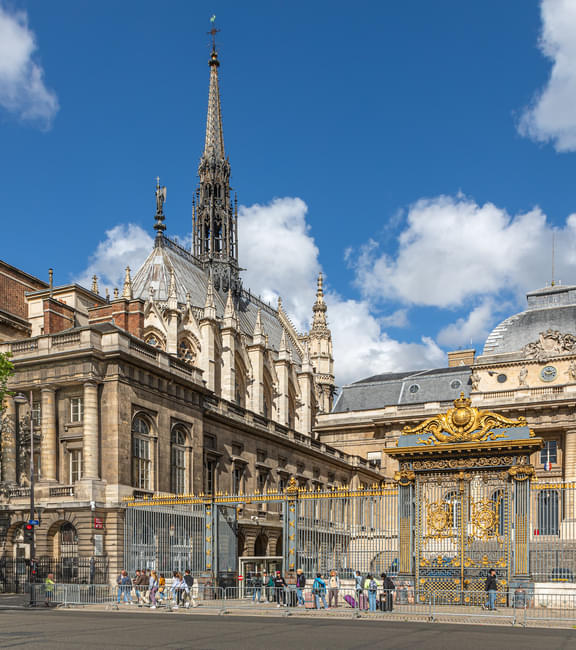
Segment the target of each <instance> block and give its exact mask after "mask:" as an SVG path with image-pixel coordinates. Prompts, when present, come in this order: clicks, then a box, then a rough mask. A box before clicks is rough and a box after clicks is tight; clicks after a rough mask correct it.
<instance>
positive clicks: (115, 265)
mask: <svg viewBox="0 0 576 650" xmlns="http://www.w3.org/2000/svg"><path fill="white" fill-rule="evenodd" d="M153 245H154V240H153V239H152V237H150V235H149V234H148V233H147V232H146V231H145V230H144V229H143V228H141V227H140V226H137V225H135V224H133V223H129V224H120V225H118V226H114V228H111V229H110V230H107V231H106V239H104V241H101V242H100V243H99V244H98V246H97V247H96V251H95V252H94V253H93V254H92V255H91V256H90V260H89V264H88V266H87V268H86V269H85V270H84V271H82V272H81V273H80V274H79V277H78V278H77V280H76V281H77V282H78V284H81V285H83V286H85V287H88V288H90V287H91V286H92V276H93V275H97V276H98V279H99V286H100V293H101V294H104V289H105V288H106V287H107V288H109V289H110V293H112V290H113V289H114V287H118V288H119V289H120V290H122V285H123V283H124V270H125V268H126V267H127V266H129V267H130V268H131V269H132V270H133V271H136V270H137V269H138V268H140V266H141V265H142V264H143V262H144V260H145V259H146V257H147V256H148V255H149V254H150V252H151V250H152V247H153ZM132 276H134V273H133V274H132Z"/></svg>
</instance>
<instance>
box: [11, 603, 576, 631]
mask: <svg viewBox="0 0 576 650" xmlns="http://www.w3.org/2000/svg"><path fill="white" fill-rule="evenodd" d="M0 605H1V602H0ZM65 609H66V610H69V611H73V610H75V609H81V610H84V611H85V610H89V611H93V612H96V611H107V612H111V614H110V615H111V616H113V615H114V614H113V612H114V611H120V612H130V613H136V614H141V615H149V616H154V615H158V614H160V615H165V614H172V615H176V616H194V615H196V616H200V615H212V616H254V617H267V618H287V617H293V618H321V619H329V618H337V619H357V620H362V621H395V622H416V623H423V622H429V623H431V624H433V623H452V624H465V625H471V624H473V625H496V626H498V625H500V626H508V627H511V626H516V627H522V626H525V627H548V628H559V629H571V628H574V629H576V619H573V620H562V619H560V618H553V617H552V618H541V619H540V618H539V619H535V620H526V621H524V610H523V609H516V610H515V609H512V608H503V609H501V610H499V611H498V612H496V613H492V612H488V611H486V610H483V609H482V608H480V607H474V606H467V607H457V606H455V607H450V606H446V607H443V608H442V610H441V611H435V612H433V613H432V612H427V611H424V609H422V610H421V611H418V612H415V611H413V608H410V607H406V608H403V607H399V608H397V609H396V610H394V611H393V612H368V611H358V610H354V609H352V608H349V607H338V608H333V609H328V610H324V609H321V610H316V609H304V608H298V607H281V608H277V607H276V606H275V605H272V604H268V603H266V604H261V605H255V604H252V603H247V602H245V601H234V600H214V601H202V602H201V603H199V605H198V607H195V608H190V609H184V608H180V609H178V610H173V609H170V608H167V607H165V606H160V607H159V608H158V609H156V610H150V609H149V607H148V606H145V605H143V606H137V605H126V604H123V605H120V606H118V605H117V604H116V603H109V604H107V605H84V606H82V605H71V606H68V607H66V608H65ZM547 613H548V612H547ZM431 614H432V615H431Z"/></svg>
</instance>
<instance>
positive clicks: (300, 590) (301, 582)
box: [296, 569, 306, 607]
mask: <svg viewBox="0 0 576 650" xmlns="http://www.w3.org/2000/svg"><path fill="white" fill-rule="evenodd" d="M305 587H306V576H305V575H304V573H303V572H302V569H298V571H296V596H297V597H298V607H304V606H305V605H306V601H305V600H304V589H305Z"/></svg>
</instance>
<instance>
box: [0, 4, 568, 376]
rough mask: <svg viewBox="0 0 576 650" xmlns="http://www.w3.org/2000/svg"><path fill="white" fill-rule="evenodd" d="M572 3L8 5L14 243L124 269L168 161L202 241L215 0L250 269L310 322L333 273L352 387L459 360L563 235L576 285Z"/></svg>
mask: <svg viewBox="0 0 576 650" xmlns="http://www.w3.org/2000/svg"><path fill="white" fill-rule="evenodd" d="M575 4H576V3H574V2H573V1H572V2H571V1H570V0H544V2H539V1H537V0H507V1H506V2H502V1H501V0H499V1H495V0H485V1H484V2H481V3H480V2H474V3H472V2H461V0H439V1H437V2H433V3H432V2H429V1H428V0H405V1H404V2H381V3H375V2H355V3H350V2H338V1H336V2H330V3H328V2H315V3H310V2H300V1H294V0H293V1H291V2H282V1H279V0H278V1H270V0H268V1H266V2H259V1H251V2H244V3H238V2H232V1H229V2H225V1H220V0H212V2H203V1H201V0H197V1H196V2H194V3H190V2H184V1H176V0H174V1H172V2H169V3H162V4H160V3H158V2H148V1H147V0H138V1H135V0H134V1H132V0H123V2H112V1H111V0H100V1H99V2H98V3H95V2H92V1H90V2H88V1H84V0H59V1H58V2H45V0H28V1H23V0H12V1H10V2H8V1H7V0H0V7H2V12H1V13H0V35H1V34H2V31H1V30H2V28H3V27H2V25H4V29H5V30H6V29H7V27H6V26H7V25H8V27H10V26H12V27H14V25H17V26H19V27H20V31H18V29H16V30H15V31H14V30H13V29H10V30H9V31H8V32H7V31H5V32H4V35H5V36H6V34H8V35H9V37H10V38H6V37H5V38H3V39H0V40H1V41H2V42H3V43H4V45H1V44H0V55H2V54H3V55H4V56H3V57H0V58H3V61H4V63H0V142H1V143H2V148H1V151H2V155H1V156H0V177H1V178H2V181H3V182H2V185H3V188H4V192H3V200H2V206H3V214H4V217H3V224H4V238H3V247H2V250H1V257H2V259H4V260H6V261H7V262H9V263H11V264H13V265H15V266H19V267H21V268H23V269H25V270H26V271H28V272H30V273H32V274H35V275H38V276H39V277H43V278H45V277H46V275H47V269H48V267H50V266H52V267H54V268H55V273H56V281H57V282H60V283H62V282H67V281H70V280H77V279H83V280H85V279H86V278H87V277H89V275H90V274H91V273H92V272H93V271H95V272H97V273H98V274H99V275H100V276H103V280H102V281H103V283H105V284H110V285H112V284H113V283H114V282H116V281H118V276H119V274H120V272H121V269H122V267H123V266H125V263H131V265H134V264H136V265H137V263H138V261H139V260H140V258H141V256H142V254H143V251H144V250H145V249H146V247H147V246H148V244H149V242H148V240H147V239H146V235H145V234H144V232H143V231H146V232H148V233H150V234H151V226H152V222H153V218H152V217H153V212H154V193H153V192H154V179H155V177H156V176H157V175H160V177H161V180H162V182H163V183H165V184H166V185H167V187H168V201H167V204H166V212H167V225H168V233H167V234H169V235H172V236H174V235H178V236H179V237H180V238H181V239H182V240H183V241H186V238H187V237H188V236H189V232H190V229H191V225H190V202H191V197H192V193H193V191H194V188H195V185H196V166H197V163H198V159H199V156H200V153H201V147H202V144H203V131H204V121H205V114H206V99H207V89H208V66H207V59H208V53H209V49H208V48H209V37H208V36H207V35H206V32H207V31H208V29H209V28H210V24H209V22H208V19H209V17H210V15H211V14H212V13H215V14H216V16H217V26H218V27H219V28H220V29H221V30H222V31H221V33H220V34H219V35H218V40H219V52H220V58H221V62H222V67H221V77H220V78H221V90H222V105H223V119H224V136H225V145H226V149H227V152H228V154H229V156H230V160H231V164H232V174H233V185H234V188H235V189H236V190H237V191H238V197H239V201H240V203H241V204H242V205H243V206H246V207H245V209H244V211H243V222H242V223H243V224H244V227H242V226H241V232H240V250H241V256H242V262H243V263H244V265H245V266H246V267H247V268H248V272H247V274H246V284H248V285H250V286H252V287H253V288H255V289H256V291H258V292H259V293H261V294H262V295H264V296H265V297H268V298H270V299H274V298H275V296H276V295H278V294H280V293H281V294H282V297H283V299H284V303H285V304H286V305H287V306H288V308H289V309H291V310H292V313H293V314H294V319H295V321H296V322H297V324H298V325H301V326H302V327H304V326H305V324H306V323H305V319H306V315H307V313H308V312H309V306H308V305H311V302H310V301H311V300H313V292H314V276H315V275H316V272H317V271H318V270H320V268H321V269H322V270H323V271H324V272H325V273H326V275H327V286H328V289H329V301H330V302H331V304H330V305H329V306H330V309H331V311H330V312H329V316H330V319H331V324H332V326H333V329H334V330H335V346H336V363H337V364H338V363H339V357H340V379H341V381H342V382H344V381H350V380H352V379H354V378H358V377H360V376H363V375H368V374H374V373H375V372H385V371H387V370H397V369H400V368H406V367H408V368H418V367H426V366H429V365H444V363H445V360H444V358H443V354H444V352H445V350H447V349H450V348H454V347H459V346H462V345H468V344H469V342H470V340H471V341H472V342H473V344H474V345H475V346H476V347H477V348H479V347H480V348H481V345H482V342H483V340H484V338H485V336H486V332H487V331H489V329H490V328H491V327H493V326H494V325H495V324H496V323H497V322H498V321H499V320H501V319H502V318H504V317H505V316H507V315H509V314H510V313H514V312H515V311H518V310H519V309H521V308H522V305H523V294H524V293H525V291H526V289H529V288H538V287H540V286H544V285H545V284H546V282H547V281H549V280H550V249H551V239H552V236H551V232H552V229H557V231H558V235H557V241H558V246H557V248H558V254H557V258H558V260H557V266H558V272H557V277H559V278H560V279H561V280H562V281H563V282H565V283H572V282H573V283H576V266H575V264H576V257H575V254H574V253H573V251H575V250H576V249H575V247H574V244H575V243H576V242H575V241H574V240H575V238H574V236H573V233H574V232H576V218H575V219H574V221H575V223H572V220H570V219H568V217H569V215H571V214H572V213H576V193H575V191H574V189H573V188H574V179H575V178H576V157H575V154H574V153H573V151H574V149H576V110H574V103H572V101H571V100H574V101H575V102H576V47H575V46H573V45H572V41H576V8H575V7H574V5H575ZM26 38H28V41H27V40H26ZM32 38H33V39H35V40H34V43H35V45H33V44H32V43H33V41H32ZM3 47H4V52H3V51H2V48H3ZM7 48H9V51H10V52H12V53H13V52H14V51H18V52H20V53H21V57H20V58H19V59H18V57H12V58H10V57H9V60H8V61H7V60H6V56H5V55H6V51H7ZM18 48H21V49H20V50H19V49H18ZM545 53H547V54H548V57H547V56H545ZM11 66H12V67H11ZM555 73H556V77H555ZM41 74H42V75H43V76H42V77H40V75H41ZM551 75H552V76H551ZM572 113H574V114H575V116H572V115H571V114H572ZM255 204H257V205H255ZM129 224H131V226H130V225H129ZM142 229H143V230H142ZM110 231H112V234H111V235H110V234H108V235H107V233H110ZM99 244H100V246H99ZM278 247H281V248H282V249H283V250H279V248H278ZM242 250H244V253H242ZM279 259H280V260H281V262H278V260H279ZM294 265H296V267H294V268H292V267H293V266H294ZM336 320H338V322H336Z"/></svg>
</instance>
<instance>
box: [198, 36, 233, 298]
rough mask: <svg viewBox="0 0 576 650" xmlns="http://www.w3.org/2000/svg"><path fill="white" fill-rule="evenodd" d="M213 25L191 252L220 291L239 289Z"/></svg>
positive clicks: (228, 167) (228, 170)
mask: <svg viewBox="0 0 576 650" xmlns="http://www.w3.org/2000/svg"><path fill="white" fill-rule="evenodd" d="M217 32H218V30H217V29H215V28H212V30H211V31H210V32H209V33H210V34H211V35H212V52H211V55H210V60H209V61H208V65H209V66H210V86H209V89H208V112H207V116H206V138H205V141H204V151H203V153H202V157H201V159H200V165H199V166H198V176H199V177H200V183H199V185H198V189H197V191H196V198H195V201H194V205H193V209H192V214H193V227H192V233H193V244H192V247H193V248H192V252H193V253H194V255H195V256H196V257H197V258H198V259H199V260H200V262H201V263H202V266H203V267H204V268H205V269H206V270H207V271H208V272H209V273H210V275H211V276H212V280H213V282H214V288H215V289H216V290H217V291H220V292H222V293H227V292H228V290H232V292H233V293H235V294H236V293H238V292H239V291H240V289H241V283H240V277H239V272H240V268H239V266H238V227H237V211H236V207H235V203H234V202H233V201H232V200H231V197H230V163H229V161H228V158H227V157H226V153H225V150H224V133H223V129H222V113H221V109H220V87H219V82H218V69H219V67H220V61H219V59H218V52H217V51H216V40H215V37H216V33H217Z"/></svg>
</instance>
